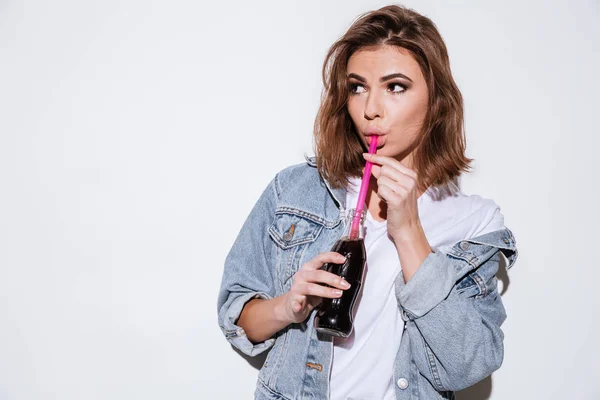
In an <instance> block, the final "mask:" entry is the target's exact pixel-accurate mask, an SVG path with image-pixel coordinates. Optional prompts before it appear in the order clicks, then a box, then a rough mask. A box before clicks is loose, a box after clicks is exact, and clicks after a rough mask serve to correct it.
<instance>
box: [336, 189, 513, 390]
mask: <svg viewBox="0 0 600 400" xmlns="http://www.w3.org/2000/svg"><path fill="white" fill-rule="evenodd" d="M360 182H361V180H360V178H352V179H351V181H350V186H349V187H348V192H347V196H346V205H347V206H346V209H347V210H350V209H351V208H355V207H356V202H357V200H358V191H359V189H360ZM417 204H418V211H419V218H420V220H421V225H422V226H423V230H424V231H425V236H426V237H427V240H428V242H429V244H430V246H431V247H436V248H437V249H438V250H439V251H444V249H447V248H448V247H450V246H452V245H453V244H454V243H456V242H458V241H460V240H464V239H468V238H471V237H475V236H479V235H482V234H484V233H487V232H491V231H494V230H497V229H503V228H504V218H503V216H502V214H501V213H500V207H498V206H497V205H496V203H494V201H492V200H489V199H484V198H482V197H481V196H478V195H470V196H466V195H464V194H463V193H461V192H460V191H459V190H458V188H456V186H455V185H453V184H449V185H448V186H445V187H443V188H442V190H439V188H437V189H435V188H430V189H429V190H427V191H426V192H425V193H424V194H423V195H422V196H421V197H419V199H418V201H417ZM364 240H365V248H366V250H367V264H366V268H367V269H366V272H365V280H364V282H363V289H362V292H361V294H360V295H359V298H358V300H357V305H356V307H355V311H356V315H355V317H354V330H353V333H352V334H351V335H350V337H348V338H346V339H342V338H335V340H334V347H333V363H332V370H331V381H330V395H331V400H373V399H378V400H379V399H383V400H393V399H395V394H394V382H393V371H394V361H395V359H396V353H397V351H398V348H399V346H400V341H401V339H402V333H403V331H404V321H403V320H402V318H401V316H400V312H399V310H398V306H397V303H396V295H395V290H394V289H395V288H394V281H395V279H396V277H397V275H398V273H399V272H400V270H401V266H400V259H399V257H398V252H397V250H396V247H395V246H394V243H393V242H392V240H391V239H390V237H389V236H388V235H387V221H376V220H375V219H374V218H373V216H372V215H371V214H370V213H369V212H368V211H367V215H366V218H365V237H364Z"/></svg>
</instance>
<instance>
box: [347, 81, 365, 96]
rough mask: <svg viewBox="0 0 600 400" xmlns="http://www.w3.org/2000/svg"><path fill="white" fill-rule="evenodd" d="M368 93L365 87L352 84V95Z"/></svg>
mask: <svg viewBox="0 0 600 400" xmlns="http://www.w3.org/2000/svg"><path fill="white" fill-rule="evenodd" d="M364 92H366V89H365V87H364V86H363V85H359V84H358V83H351V84H350V93H356V94H358V93H364Z"/></svg>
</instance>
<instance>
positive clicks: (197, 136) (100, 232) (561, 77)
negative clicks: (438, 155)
mask: <svg viewBox="0 0 600 400" xmlns="http://www.w3.org/2000/svg"><path fill="white" fill-rule="evenodd" d="M385 4H386V3H383V2H379V1H369V0H363V1H335V2H333V1H332V2H321V1H317V0H311V1H283V2H280V1H275V0H265V1H261V2H247V1H237V0H236V1H230V2H224V3H223V2H211V3H206V2H197V1H196V2H194V1H170V2H164V1H163V2H157V1H141V0H138V1H136V0H118V1H117V0H106V1H102V2H81V1H75V0H70V1H69V0H57V1H54V2H45V1H34V0H30V1H21V2H19V1H11V0H4V1H1V2H0V324H1V325H0V399H2V400H13V399H15V400H16V399H19V400H20V399H28V400H29V399H61V400H71V399H73V400H80V399H86V400H87V399H90V400H92V399H109V398H110V399H137V398H144V399H179V400H183V399H248V398H251V397H252V393H253V390H254V384H255V379H256V375H257V371H256V369H254V368H253V367H252V366H251V364H250V363H249V362H248V361H247V360H246V359H244V358H242V357H240V356H239V355H238V354H237V353H235V352H234V351H233V350H232V349H231V347H230V345H229V344H228V343H227V342H226V341H225V339H224V338H223V337H222V335H221V332H220V331H219V328H218V326H217V320H216V298H217V290H218V286H219V283H220V279H221V273H222V268H223V261H224V258H225V256H226V254H227V251H228V250H229V248H230V246H231V244H232V242H233V240H234V238H235V236H236V235H237V232H238V230H239V228H240V227H241V224H242V223H243V221H244V219H245V217H246V216H247V214H248V212H249V211H250V209H251V207H252V206H253V204H254V202H255V201H256V199H257V198H258V196H259V194H260V193H261V192H262V190H263V188H264V186H265V185H266V184H267V183H268V181H269V180H270V179H271V178H272V176H273V175H274V174H275V173H276V172H277V171H279V170H280V169H282V168H284V167H286V166H288V165H290V164H295V163H299V162H302V160H303V154H304V153H308V154H312V137H311V133H312V124H313V120H314V116H315V113H316V111H317V106H318V101H319V96H320V90H321V81H320V71H321V63H322V61H323V58H324V56H325V53H326V51H327V48H328V47H329V45H330V44H331V43H332V42H333V41H334V40H335V39H336V38H337V37H339V36H340V35H341V34H343V32H344V31H345V30H346V29H347V28H348V27H349V25H350V23H351V22H352V21H353V19H354V18H355V17H356V16H357V15H358V14H359V13H362V12H365V11H368V10H371V9H374V8H378V7H380V6H382V5H385ZM404 4H406V5H409V6H412V7H414V8H415V9H416V10H417V11H419V12H421V13H423V14H426V15H428V16H429V17H431V18H432V19H433V20H434V22H435V23H436V24H437V25H438V27H439V29H440V31H441V33H442V36H443V37H444V38H445V40H446V43H447V45H448V48H449V52H450V57H451V61H452V68H453V72H454V74H455V78H456V80H457V82H458V84H459V87H460V89H461V90H462V93H463V95H464V97H465V101H466V127H467V140H468V149H467V155H468V156H470V157H473V158H475V159H476V161H475V163H474V167H475V171H474V172H473V173H472V174H470V175H467V176H464V178H463V179H462V185H463V190H464V191H465V192H466V193H478V194H481V195H482V196H484V197H489V198H493V199H494V200H495V201H496V202H497V203H498V204H499V205H500V206H501V207H502V211H503V213H504V215H505V218H506V225H507V226H509V227H510V228H511V229H512V230H513V232H514V233H515V236H516V238H517V243H518V245H519V250H520V257H519V259H518V261H517V263H516V265H515V267H514V269H513V270H512V271H511V273H510V284H509V287H508V290H507V292H506V294H505V295H504V297H503V298H504V302H505V306H506V308H507V311H508V319H507V321H506V323H505V325H504V328H505V329H504V331H505V333H506V342H505V343H506V354H505V362H504V365H503V367H502V368H501V369H500V370H499V371H498V372H496V373H494V374H493V375H492V378H491V379H488V380H486V381H484V382H483V383H482V384H480V385H478V386H476V387H475V388H473V389H471V390H467V391H466V392H464V393H462V394H461V396H460V398H461V399H483V398H487V397H488V396H489V397H490V398H492V399H537V398H544V399H599V398H600V389H599V388H598V385H597V381H598V379H599V378H600V372H599V368H598V366H597V362H598V359H600V344H599V343H598V338H599V336H600V335H599V334H600V322H599V318H598V317H600V314H599V312H598V310H599V309H600V300H599V297H598V296H597V287H598V281H599V280H600V272H599V271H600V270H599V269H598V260H597V259H598V257H597V255H596V254H597V253H596V250H597V247H596V246H597V243H598V234H597V227H598V226H599V225H600V218H599V212H598V200H597V194H596V193H597V192H596V191H595V190H596V186H597V184H598V178H597V174H598V172H600V171H599V170H598V162H597V161H596V159H597V147H598V145H599V144H600V142H599V140H598V134H599V133H600V131H599V129H598V120H597V117H598V110H600V102H599V101H598V93H599V92H600V84H599V79H598V75H597V73H598V71H600V58H599V55H598V49H599V48H600V28H599V24H598V20H599V17H600V5H599V3H598V1H587V2H586V1H576V2H573V1H571V2H566V1H562V2H554V3H553V4H550V2H545V1H535V2H534V1H528V2H520V1H504V2H479V1H475V0H473V1H456V2H452V3H451V2H446V1H406V2H405V3H404Z"/></svg>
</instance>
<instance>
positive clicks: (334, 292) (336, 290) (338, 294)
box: [333, 289, 342, 296]
mask: <svg viewBox="0 0 600 400" xmlns="http://www.w3.org/2000/svg"><path fill="white" fill-rule="evenodd" d="M333 294H334V295H336V296H341V295H342V291H341V290H339V289H335V290H334V291H333Z"/></svg>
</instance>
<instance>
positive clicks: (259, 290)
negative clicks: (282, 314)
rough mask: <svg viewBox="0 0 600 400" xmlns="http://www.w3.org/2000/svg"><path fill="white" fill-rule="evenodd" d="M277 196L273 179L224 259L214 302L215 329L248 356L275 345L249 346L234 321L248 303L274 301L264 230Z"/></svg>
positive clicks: (271, 266)
mask: <svg viewBox="0 0 600 400" xmlns="http://www.w3.org/2000/svg"><path fill="white" fill-rule="evenodd" d="M277 193H278V192H277V176H275V178H274V179H273V180H272V181H271V182H270V183H269V185H268V186H267V188H266V189H265V190H264V191H263V193H262V195H261V196H260V198H259V199H258V201H257V203H256V204H255V205H254V207H253V209H252V211H251V212H250V214H249V216H248V217H247V219H246V221H245V222H244V224H243V225H242V228H241V230H240V232H239V234H238V236H237V238H236V240H235V241H234V243H233V246H232V247H231V250H230V251H229V253H228V255H227V257H226V259H225V266H224V269H223V277H222V279H221V287H220V290H219V297H218V301H217V312H218V320H219V327H220V328H221V330H222V332H223V334H224V335H225V338H226V339H227V340H228V341H229V342H230V343H231V344H232V345H233V346H235V347H236V348H238V349H239V350H240V351H241V352H243V353H244V354H247V355H249V356H255V355H258V354H260V353H262V352H263V351H265V350H267V349H269V348H270V347H271V346H273V344H274V342H275V339H273V338H271V339H268V340H266V341H264V342H261V343H256V344H253V343H252V342H251V341H250V340H249V339H248V337H247V336H246V333H245V332H244V329H243V328H242V327H240V326H238V325H237V320H238V319H239V317H240V314H241V312H242V309H243V308H244V306H245V304H246V303H247V302H248V301H250V300H251V299H254V298H261V299H271V298H273V297H275V271H274V269H275V266H274V262H275V261H274V260H275V254H274V251H275V250H274V246H271V245H269V232H268V230H269V226H270V224H271V222H272V220H273V218H274V215H275V208H276V204H277Z"/></svg>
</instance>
